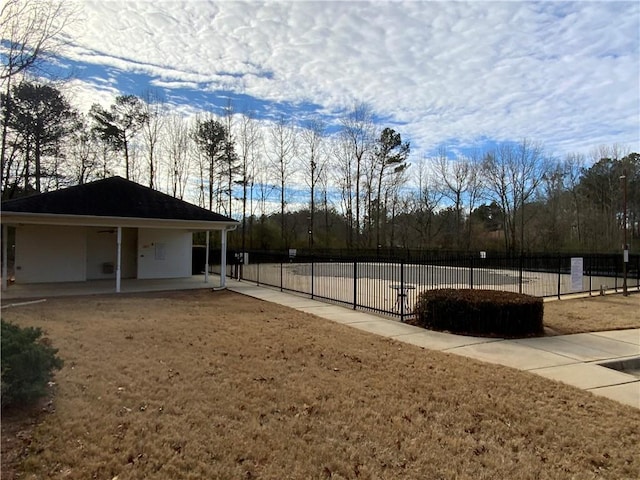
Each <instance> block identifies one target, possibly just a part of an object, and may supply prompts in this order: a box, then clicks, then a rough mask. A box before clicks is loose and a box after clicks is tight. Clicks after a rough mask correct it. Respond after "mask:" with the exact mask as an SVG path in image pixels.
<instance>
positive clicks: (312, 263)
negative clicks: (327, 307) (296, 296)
mask: <svg viewBox="0 0 640 480" xmlns="http://www.w3.org/2000/svg"><path fill="white" fill-rule="evenodd" d="M313 265H314V262H313V260H311V300H313Z"/></svg>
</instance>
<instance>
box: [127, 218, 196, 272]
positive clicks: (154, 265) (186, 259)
mask: <svg viewBox="0 0 640 480" xmlns="http://www.w3.org/2000/svg"><path fill="white" fill-rule="evenodd" d="M192 236H193V235H192V234H191V233H190V232H185V231H180V230H163V229H149V228H141V229H139V230H138V278H181V277H190V276H191V244H192Z"/></svg>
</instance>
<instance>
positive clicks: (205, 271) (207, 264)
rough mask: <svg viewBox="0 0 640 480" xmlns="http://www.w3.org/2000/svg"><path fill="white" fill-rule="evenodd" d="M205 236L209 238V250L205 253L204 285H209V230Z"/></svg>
mask: <svg viewBox="0 0 640 480" xmlns="http://www.w3.org/2000/svg"><path fill="white" fill-rule="evenodd" d="M205 234H206V236H207V249H206V251H205V252H204V283H209V230H207V231H206V232H205Z"/></svg>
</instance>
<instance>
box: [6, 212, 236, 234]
mask: <svg viewBox="0 0 640 480" xmlns="http://www.w3.org/2000/svg"><path fill="white" fill-rule="evenodd" d="M2 223H3V224H5V225H17V224H37V225H69V226H71V225H75V226H78V225H81V226H92V227H113V225H120V226H121V227H134V228H135V227H140V228H150V227H152V228H178V229H182V230H192V231H194V232H202V231H204V230H224V229H227V228H230V227H231V228H232V229H233V227H234V226H235V227H237V225H238V222H236V221H235V220H231V221H220V222H218V221H206V220H179V219H168V218H139V217H101V216H90V215H59V214H51V213H47V214H42V213H23V212H3V214H2Z"/></svg>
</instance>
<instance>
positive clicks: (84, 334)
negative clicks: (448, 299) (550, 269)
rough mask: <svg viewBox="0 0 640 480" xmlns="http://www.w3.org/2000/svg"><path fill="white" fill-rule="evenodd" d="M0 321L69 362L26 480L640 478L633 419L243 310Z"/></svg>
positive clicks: (166, 308) (76, 302) (243, 305)
mask: <svg viewBox="0 0 640 480" xmlns="http://www.w3.org/2000/svg"><path fill="white" fill-rule="evenodd" d="M545 306H546V305H545ZM3 317H4V318H5V320H8V321H12V322H15V323H18V324H20V325H32V326H38V327H41V328H43V329H44V330H45V332H46V334H47V336H48V337H49V338H50V339H51V340H52V342H53V344H54V346H55V347H57V348H59V350H60V353H59V354H60V356H61V357H62V358H63V359H64V361H65V366H64V368H63V369H62V370H61V371H60V372H58V374H57V376H56V382H57V391H56V396H55V400H54V407H55V412H52V413H48V414H46V415H43V416H42V417H41V418H40V422H39V423H38V425H37V426H36V427H35V428H33V429H32V431H31V432H30V433H29V437H28V441H27V442H23V443H22V444H21V446H22V455H19V456H18V457H16V463H15V467H14V468H15V472H17V473H19V474H20V475H21V477H20V478H54V479H58V478H60V479H61V478H65V479H67V478H68V479H86V478H106V479H113V478H115V477H117V478H118V480H123V479H130V478H133V479H138V478H140V479H142V478H145V479H165V478H174V479H182V478H185V479H186V478H254V479H255V478H262V479H276V478H278V479H281V478H312V479H315V478H317V479H322V478H352V479H356V478H394V479H395V478H416V479H417V478H442V479H453V478H456V479H472V478H473V479H483V478H484V479H489V478H540V479H551V478H610V479H624V478H627V479H631V478H638V477H640V460H639V459H638V458H637V445H638V443H639V442H640V410H638V409H634V408H631V407H628V406H624V405H621V404H618V403H616V402H614V401H612V400H608V399H606V398H602V397H596V396H594V395H592V394H590V393H588V392H585V391H581V390H578V389H575V388H572V387H569V386H566V385H563V384H560V383H557V382H553V381H551V380H547V379H544V378H542V377H538V376H536V375H533V374H529V373H525V372H520V371H517V370H513V369H510V368H507V367H501V366H498V365H490V364H485V363H482V362H478V361H474V360H472V359H467V358H463V357H458V356H455V355H450V354H445V353H442V352H435V351H428V350H424V349H421V348H418V347H414V346H411V345H406V344H402V343H400V342H396V341H393V340H390V339H386V338H381V337H378V336H375V335H372V334H368V333H365V332H361V331H358V330H355V329H351V328H349V327H346V326H344V325H339V324H335V323H333V322H329V321H326V320H322V319H320V318H318V317H314V316H312V315H309V314H305V313H301V312H298V311H294V310H291V309H287V308H285V307H281V306H278V305H273V304H269V303H267V302H263V301H259V300H255V299H252V298H248V297H245V296H242V295H239V294H234V293H232V292H211V291H209V290H204V291H188V292H176V293H155V294H144V295H117V296H116V295H110V296H94V297H82V298H81V297H76V298H60V299H51V300H49V301H47V302H45V303H41V304H36V305H27V306H23V307H16V308H11V309H7V310H4V311H3ZM4 421H5V419H4V418H3V424H4ZM2 441H3V443H4V442H5V435H4V434H3V439H2ZM2 463H3V464H2V471H3V478H5V472H6V471H7V470H5V469H6V468H7V465H6V464H5V455H4V452H3V456H2ZM8 478H10V477H8Z"/></svg>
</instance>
